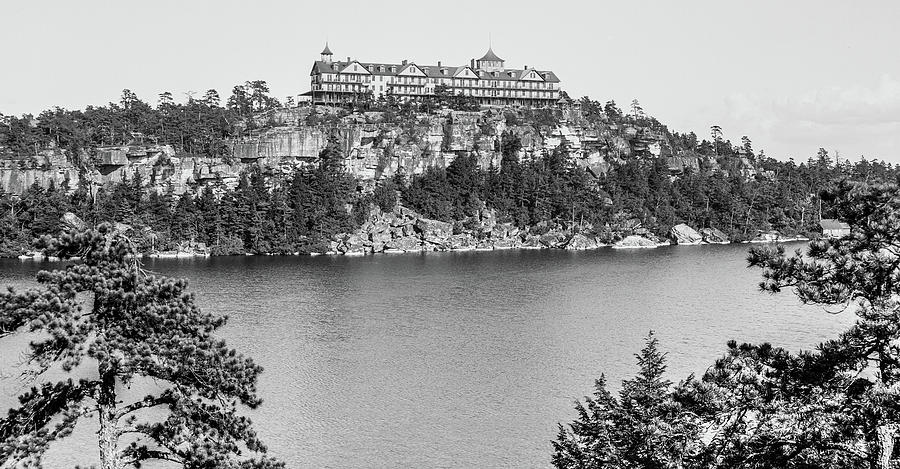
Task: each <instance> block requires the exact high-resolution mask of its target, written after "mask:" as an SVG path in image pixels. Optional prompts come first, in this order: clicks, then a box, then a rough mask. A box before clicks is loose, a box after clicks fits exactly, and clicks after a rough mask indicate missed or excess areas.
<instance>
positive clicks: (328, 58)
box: [322, 42, 333, 64]
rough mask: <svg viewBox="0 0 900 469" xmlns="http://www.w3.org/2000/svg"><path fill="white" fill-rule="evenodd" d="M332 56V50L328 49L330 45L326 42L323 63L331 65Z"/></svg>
mask: <svg viewBox="0 0 900 469" xmlns="http://www.w3.org/2000/svg"><path fill="white" fill-rule="evenodd" d="M332 55H333V54H332V53H331V49H329V48H328V43H327V42H326V43H325V49H323V50H322V62H325V63H328V64H330V63H331V57H332Z"/></svg>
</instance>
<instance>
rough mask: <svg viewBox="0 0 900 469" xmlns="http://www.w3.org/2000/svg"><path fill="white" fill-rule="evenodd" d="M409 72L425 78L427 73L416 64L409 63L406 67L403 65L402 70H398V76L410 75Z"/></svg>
mask: <svg viewBox="0 0 900 469" xmlns="http://www.w3.org/2000/svg"><path fill="white" fill-rule="evenodd" d="M408 72H413V73H415V74H416V75H421V76H425V72H424V71H423V70H422V68H421V67H419V66H418V65H416V64H414V63H408V64H406V65H401V66H400V68H399V69H397V73H398V74H403V73H408Z"/></svg>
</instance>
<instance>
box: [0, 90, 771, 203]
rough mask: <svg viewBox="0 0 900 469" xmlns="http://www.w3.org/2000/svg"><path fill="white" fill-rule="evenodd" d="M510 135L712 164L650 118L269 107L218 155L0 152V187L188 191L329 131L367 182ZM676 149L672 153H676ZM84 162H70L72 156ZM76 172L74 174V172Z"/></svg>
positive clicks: (272, 161) (317, 147)
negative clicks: (118, 185)
mask: <svg viewBox="0 0 900 469" xmlns="http://www.w3.org/2000/svg"><path fill="white" fill-rule="evenodd" d="M504 132H510V133H512V134H514V135H516V136H518V137H519V139H520V141H521V143H522V147H521V150H520V152H519V158H520V159H521V160H526V159H530V158H535V157H539V156H540V155H541V154H543V153H544V152H548V151H552V150H553V149H555V148H557V147H559V146H560V145H565V146H566V147H567V148H568V150H569V152H570V154H571V155H572V157H573V159H574V161H575V162H576V164H578V165H579V166H581V167H584V168H586V169H587V170H588V171H589V172H590V173H591V174H593V175H595V176H600V175H602V174H604V173H606V172H607V171H608V170H609V167H610V165H611V164H612V163H614V162H616V161H623V160H626V159H629V158H666V164H667V166H668V168H669V171H670V173H671V174H673V175H677V174H680V173H682V172H683V171H685V170H687V169H693V170H696V169H697V168H699V167H700V165H701V164H704V165H706V166H713V167H715V166H717V165H718V163H717V162H716V161H715V159H712V158H704V157H701V156H698V155H696V154H693V153H688V154H685V153H683V152H680V153H678V152H676V151H675V150H673V148H672V146H671V144H670V142H669V138H668V137H667V135H668V134H667V132H666V131H665V129H664V128H662V127H661V126H659V125H656V126H652V125H647V126H641V125H637V124H616V123H610V122H588V121H587V120H586V119H585V118H584V116H583V115H582V114H581V112H580V111H579V109H577V107H576V108H567V109H564V110H555V111H530V110H514V109H506V110H482V111H477V112H464V111H451V110H446V109H444V110H439V111H436V112H434V113H427V114H426V113H411V114H409V115H403V116H398V115H396V114H394V113H382V112H359V113H353V114H349V115H342V116H338V115H336V114H335V113H334V111H333V110H331V109H329V108H322V107H299V108H292V109H279V110H276V111H271V112H268V113H266V114H262V115H259V116H256V117H255V118H254V119H252V120H250V121H248V122H245V124H244V126H243V131H242V132H241V133H240V134H241V136H240V137H239V138H235V139H233V140H231V141H230V142H229V143H228V152H227V153H230V155H229V156H227V157H217V158H212V157H204V156H198V155H189V154H180V153H176V151H175V150H174V149H173V147H172V146H170V145H142V144H136V143H133V144H129V145H123V146H116V147H99V148H93V149H90V150H85V151H83V152H82V154H81V155H77V156H78V158H77V159H76V158H74V155H70V154H68V152H67V151H65V150H61V149H58V148H48V149H45V150H42V151H41V152H39V153H38V154H36V155H32V156H26V157H18V158H7V159H0V188H2V189H3V190H4V191H7V192H12V193H21V192H23V191H24V190H25V189H27V188H28V187H29V186H30V185H32V184H35V183H37V184H38V185H40V186H43V187H47V186H49V185H50V184H56V185H60V184H63V183H64V182H67V183H68V186H69V187H70V188H73V189H74V188H75V187H77V185H78V183H79V182H83V183H89V184H91V185H93V186H102V185H104V184H106V183H109V182H115V181H121V180H122V179H124V178H132V177H134V175H135V174H140V175H141V176H142V177H143V180H144V181H146V182H147V183H148V184H150V185H151V186H150V187H149V188H148V189H149V190H156V191H160V192H162V191H171V192H172V193H174V194H182V193H185V192H189V193H193V192H196V191H197V190H199V189H200V188H202V187H205V186H209V185H215V184H221V185H225V186H229V187H233V186H234V185H235V184H236V183H237V180H238V176H239V174H240V173H241V171H242V170H244V169H246V168H248V167H250V166H254V165H255V166H260V167H262V168H263V169H264V170H266V171H267V172H269V173H270V174H276V175H277V174H279V173H284V172H288V171H290V170H291V169H292V168H295V167H297V166H301V165H309V164H314V163H315V162H316V161H317V159H318V156H319V153H320V152H321V151H322V149H323V148H324V147H325V145H326V143H327V141H328V139H329V138H330V137H334V138H337V139H338V141H339V142H340V145H341V148H342V149H343V154H344V157H345V160H344V165H345V167H346V168H347V170H348V171H349V172H350V173H351V174H353V175H354V176H355V177H357V178H358V179H360V180H361V181H363V182H364V183H368V185H369V186H371V185H372V183H373V182H374V181H376V180H379V179H381V178H385V177H390V176H392V175H393V174H395V173H396V172H397V171H403V172H404V173H405V174H407V175H411V174H419V173H421V172H423V171H424V170H425V169H426V168H428V167H429V166H446V165H448V164H449V163H450V162H452V161H453V159H454V158H456V156H458V155H460V154H471V155H476V156H477V159H478V162H479V164H480V165H481V166H482V167H483V168H487V167H489V166H491V165H493V166H495V167H499V165H500V159H501V153H500V146H501V135H503V133H504ZM676 153H677V154H676ZM76 160H78V161H83V162H85V164H83V165H76V163H75V161H76ZM730 166H731V167H730V168H727V170H728V171H738V172H740V173H742V174H744V175H745V176H750V175H752V174H754V172H755V171H756V170H755V168H753V166H752V164H751V163H750V161H749V160H739V161H736V162H734V163H733V164H731V165H730ZM82 179H84V181H82Z"/></svg>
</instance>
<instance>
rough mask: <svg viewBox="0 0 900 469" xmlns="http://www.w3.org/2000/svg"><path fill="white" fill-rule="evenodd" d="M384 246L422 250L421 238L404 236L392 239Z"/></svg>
mask: <svg viewBox="0 0 900 469" xmlns="http://www.w3.org/2000/svg"><path fill="white" fill-rule="evenodd" d="M384 248H385V249H394V250H399V251H420V250H421V245H420V243H419V238H416V237H413V236H404V237H402V238H395V239H392V240H391V241H390V242H388V243H385V245H384Z"/></svg>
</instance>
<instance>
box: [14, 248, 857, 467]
mask: <svg viewBox="0 0 900 469" xmlns="http://www.w3.org/2000/svg"><path fill="white" fill-rule="evenodd" d="M745 255H746V246H739V245H736V246H684V247H671V248H661V249H655V250H638V251H622V250H611V249H604V250H597V251H588V252H565V251H498V252H490V253H484V252H478V253H471V252H470V253H429V254H426V255H421V254H405V255H380V256H369V257H363V258H342V257H335V258H332V257H314V258H309V257H231V258H212V259H202V260H174V259H173V260H156V261H150V262H148V264H147V265H148V267H149V268H150V269H153V270H156V271H158V272H161V273H164V274H167V275H171V276H179V277H188V278H189V279H190V280H191V288H192V289H193V291H195V292H197V295H198V301H199V303H200V305H201V306H202V307H204V308H206V309H208V310H213V311H215V312H217V313H224V314H227V315H229V317H230V318H231V319H230V322H229V324H228V326H226V328H225V329H224V330H223V331H222V335H223V336H224V337H225V338H226V339H228V340H229V343H230V344H231V345H232V346H235V347H237V348H238V349H239V350H241V351H242V352H245V353H247V354H249V355H251V356H252V357H254V358H255V359H256V360H257V362H259V363H260V364H261V365H263V367H264V368H265V372H264V373H263V375H262V377H261V383H260V393H261V395H262V396H263V398H264V404H263V406H262V407H261V408H260V409H259V410H257V411H254V412H252V413H251V416H252V417H253V419H254V421H255V422H256V425H257V427H258V429H259V431H260V433H261V435H262V436H263V437H264V440H265V441H266V442H267V443H268V445H269V448H270V451H271V453H272V454H273V455H274V456H277V457H280V458H282V459H284V460H285V461H287V462H288V466H289V467H339V468H344V467H548V466H549V455H550V449H551V448H550V444H549V442H550V440H552V439H553V437H554V436H555V434H556V427H555V425H556V423H557V422H566V421H569V420H571V419H572V418H573V413H572V407H571V406H572V402H573V400H574V399H576V398H578V397H580V396H583V395H585V394H587V393H589V392H590V391H591V386H592V383H593V380H594V379H595V378H596V377H598V376H599V375H600V373H605V374H606V376H607V377H608V378H609V380H610V382H612V383H617V382H618V381H619V380H620V379H622V378H624V377H628V376H630V375H631V374H633V372H634V368H635V366H634V359H633V354H634V353H635V352H637V351H638V350H639V349H640V347H641V339H642V337H643V336H645V335H646V334H647V332H648V331H649V330H651V329H652V330H654V331H656V332H657V334H658V336H659V338H660V341H661V345H662V347H663V349H664V350H666V351H668V353H669V355H668V357H669V361H670V367H669V370H670V376H669V377H670V379H673V380H676V381H677V380H678V379H681V378H683V377H685V376H686V375H687V374H689V373H692V372H695V373H699V372H702V371H703V370H704V369H705V368H706V366H708V365H709V364H711V363H712V361H713V360H714V359H715V358H716V357H718V356H719V355H721V353H722V351H723V349H724V344H725V342H726V341H727V340H728V339H732V338H735V339H738V340H742V341H766V340H767V341H770V342H773V343H774V344H776V345H780V346H785V347H788V348H791V349H795V350H796V349H798V348H808V347H811V346H813V345H814V344H816V343H818V342H819V341H821V340H823V339H825V338H827V337H830V336H833V335H835V334H836V333H837V332H838V331H839V330H841V329H842V328H843V327H844V326H845V325H846V324H848V323H849V322H850V321H852V317H850V316H846V315H843V316H832V315H828V314H825V313H822V312H821V311H819V310H817V309H815V308H809V307H801V306H799V305H798V303H797V301H796V300H795V299H794V297H793V296H790V295H789V294H783V295H779V296H770V295H767V294H763V293H759V292H758V291H757V289H756V284H757V283H758V279H759V272H758V271H751V270H748V269H746V268H745V265H746V261H745V260H744V258H745ZM46 265H47V264H44V266H45V267H46ZM36 270H37V267H36V265H35V264H32V263H20V262H18V261H10V262H3V263H0V283H3V284H7V283H15V284H24V283H26V282H27V281H28V280H27V279H28V278H30V277H31V278H33V273H34V272H35V271H36ZM23 343H24V342H21V341H20V342H19V343H18V344H19V345H21V344H23ZM9 344H10V342H8V341H6V342H4V343H3V344H2V347H3V348H0V355H2V358H0V366H3V367H6V366H7V365H8V363H9V360H8V359H7V356H10V355H12V354H14V353H15V352H14V351H13V350H14V349H15V346H14V345H9ZM4 369H5V368H4ZM13 388H14V386H11V385H10V380H6V381H3V382H0V391H2V394H0V399H3V403H4V404H5V405H9V403H11V402H13V401H12V398H11V397H10V394H11V393H12V389H13ZM139 391H140V390H136V391H135V392H136V394H140V393H139ZM90 431H91V430H90V426H86V427H85V429H82V430H81V431H80V432H79V433H80V434H79V435H76V437H75V438H76V439H75V440H74V442H73V443H72V444H70V445H68V447H60V448H55V449H54V454H53V455H52V456H53V457H52V461H50V463H51V464H49V466H50V467H56V465H57V464H59V465H65V466H66V467H71V466H72V465H74V464H75V463H76V462H78V463H82V464H83V463H85V462H90V461H91V460H90V459H84V458H85V457H86V456H85V455H87V456H88V457H89V456H92V454H93V453H92V451H93V445H91V446H90V449H89V450H88V451H85V450H84V448H81V449H76V448H74V447H76V446H79V447H80V446H83V445H87V444H91V441H90V435H89V434H88V433H89V432H90Z"/></svg>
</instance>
